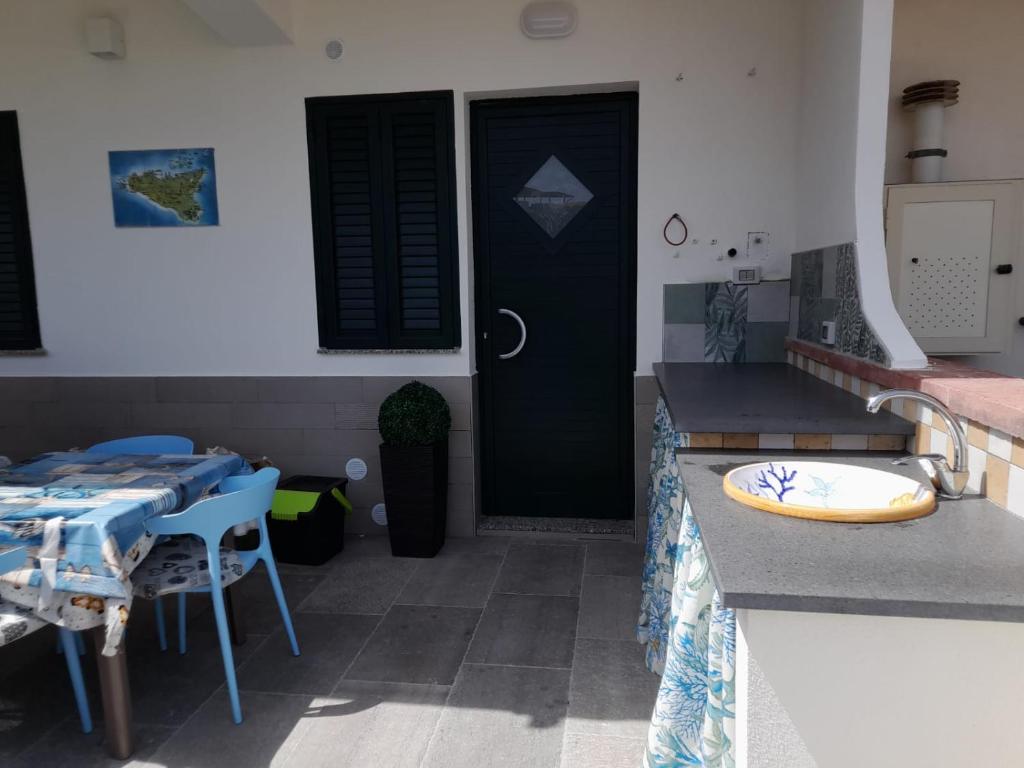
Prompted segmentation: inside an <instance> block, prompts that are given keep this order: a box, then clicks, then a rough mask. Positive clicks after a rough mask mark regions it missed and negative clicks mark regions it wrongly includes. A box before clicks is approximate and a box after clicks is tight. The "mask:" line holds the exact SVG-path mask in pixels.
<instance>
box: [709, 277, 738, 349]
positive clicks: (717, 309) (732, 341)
mask: <svg viewBox="0 0 1024 768" xmlns="http://www.w3.org/2000/svg"><path fill="white" fill-rule="evenodd" d="M704 306H705V310H704V360H705V362H709V363H742V362H745V361H746V359H747V356H746V326H747V286H745V285H733V284H732V283H707V284H706V285H705V290H704Z"/></svg>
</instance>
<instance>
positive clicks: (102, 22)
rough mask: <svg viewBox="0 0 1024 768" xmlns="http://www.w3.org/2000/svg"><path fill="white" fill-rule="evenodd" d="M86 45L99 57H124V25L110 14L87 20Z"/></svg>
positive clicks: (90, 51)
mask: <svg viewBox="0 0 1024 768" xmlns="http://www.w3.org/2000/svg"><path fill="white" fill-rule="evenodd" d="M85 45H86V47H87V48H88V49H89V53H91V54H92V55H93V56H95V57H96V58H98V59H123V58H124V27H122V26H121V22H119V21H118V20H117V19H112V18H110V17H109V16H94V17H92V18H91V19H86V20H85Z"/></svg>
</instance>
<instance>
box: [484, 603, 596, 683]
mask: <svg viewBox="0 0 1024 768" xmlns="http://www.w3.org/2000/svg"><path fill="white" fill-rule="evenodd" d="M578 605H579V600H578V599H577V598H575V597H556V596H552V595H494V596H493V597H492V598H491V600H490V602H489V603H488V604H487V607H486V608H485V609H484V614H483V616H482V617H481V618H480V626H479V627H477V630H476V635H474V636H473V642H472V644H471V645H470V647H469V653H467V654H466V661H467V662H480V663H486V664H512V665H519V666H531V667H564V668H569V667H571V666H572V651H573V645H574V644H575V642H576V613H577V608H578Z"/></svg>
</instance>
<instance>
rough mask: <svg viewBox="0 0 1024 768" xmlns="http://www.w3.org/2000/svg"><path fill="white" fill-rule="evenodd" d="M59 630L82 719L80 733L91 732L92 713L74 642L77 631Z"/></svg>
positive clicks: (61, 628) (62, 628)
mask: <svg viewBox="0 0 1024 768" xmlns="http://www.w3.org/2000/svg"><path fill="white" fill-rule="evenodd" d="M59 631H60V643H61V645H62V646H63V647H64V660H65V661H66V662H67V664H68V675H69V676H70V677H71V689H72V690H73V691H74V692H75V704H76V705H77V706H78V717H79V719H80V720H81V721H82V733H92V715H91V714H90V713H89V700H88V699H87V698H86V696H85V680H83V679H82V665H81V663H80V662H79V659H78V648H77V647H76V643H75V635H76V634H77V633H74V632H72V631H71V630H69V629H64V627H60V629H59Z"/></svg>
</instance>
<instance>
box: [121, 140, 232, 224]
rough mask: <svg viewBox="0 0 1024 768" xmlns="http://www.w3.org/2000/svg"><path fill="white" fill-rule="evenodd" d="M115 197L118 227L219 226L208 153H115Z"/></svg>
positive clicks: (211, 157)
mask: <svg viewBox="0 0 1024 768" xmlns="http://www.w3.org/2000/svg"><path fill="white" fill-rule="evenodd" d="M110 192H111V194H112V195H113V198H114V224H115V226H118V227H202V226H216V225H217V224H218V223H219V221H220V217H219V215H218V213H217V174H216V171H215V170H214V166H213V150H212V149H209V148H205V149H144V150H132V151H127V152H111V153H110Z"/></svg>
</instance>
